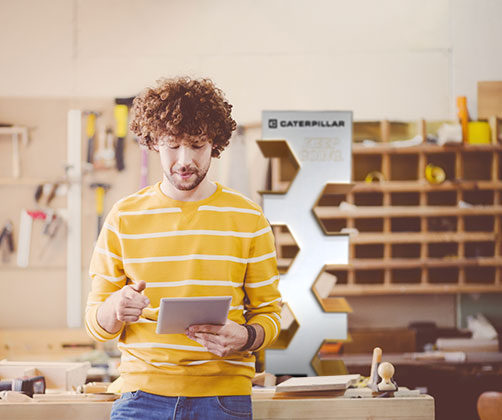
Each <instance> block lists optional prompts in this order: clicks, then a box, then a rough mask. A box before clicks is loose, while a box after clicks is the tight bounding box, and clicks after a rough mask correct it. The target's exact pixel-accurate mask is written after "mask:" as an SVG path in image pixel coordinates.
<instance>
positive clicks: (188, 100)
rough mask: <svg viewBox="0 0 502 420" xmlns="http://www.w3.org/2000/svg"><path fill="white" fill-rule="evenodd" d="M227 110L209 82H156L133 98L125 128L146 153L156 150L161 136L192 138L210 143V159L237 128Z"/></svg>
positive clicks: (165, 80)
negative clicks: (144, 147)
mask: <svg viewBox="0 0 502 420" xmlns="http://www.w3.org/2000/svg"><path fill="white" fill-rule="evenodd" d="M231 110H232V105H231V104H229V103H228V102H227V100H226V99H225V96H224V93H223V92H222V91H221V90H220V89H219V88H217V87H216V86H215V85H214V83H213V82H212V81H211V80H210V79H198V80H193V79H190V78H189V77H176V78H172V79H160V80H159V81H158V82H157V86H156V87H155V88H147V89H145V90H144V91H143V92H142V93H141V94H139V95H138V96H137V97H136V98H134V101H133V106H132V115H133V117H132V119H131V123H130V125H129V126H130V129H131V131H132V132H133V133H134V134H136V136H138V138H139V142H140V144H142V145H145V146H147V147H148V148H149V149H150V150H156V149H155V146H157V145H158V144H159V140H160V139H161V138H162V137H164V136H175V137H184V136H196V137H197V138H198V139H200V140H205V141H212V147H213V149H212V152H211V156H213V157H219V156H220V154H221V152H222V151H223V149H224V148H225V147H226V146H228V143H229V140H230V137H231V135H232V131H234V130H235V129H236V126H237V124H236V123H235V121H234V120H233V119H232V116H231V115H230V113H231Z"/></svg>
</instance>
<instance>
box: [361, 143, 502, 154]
mask: <svg viewBox="0 0 502 420" xmlns="http://www.w3.org/2000/svg"><path fill="white" fill-rule="evenodd" d="M496 150H498V151H500V150H502V145H500V144H496V145H495V144H469V145H467V146H464V145H462V144H458V145H456V144H455V145H447V146H437V145H429V144H421V145H419V146H409V147H395V146H392V143H379V144H376V145H374V146H370V147H368V146H362V145H360V144H353V145H352V154H354V155H372V154H418V153H421V152H424V153H451V152H456V151H473V152H476V151H486V152H491V151H496Z"/></svg>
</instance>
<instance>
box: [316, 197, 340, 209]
mask: <svg viewBox="0 0 502 420" xmlns="http://www.w3.org/2000/svg"><path fill="white" fill-rule="evenodd" d="M342 201H347V194H322V195H321V197H320V198H319V201H318V202H317V204H316V206H336V207H338V206H339V205H340V203H341V202H342Z"/></svg>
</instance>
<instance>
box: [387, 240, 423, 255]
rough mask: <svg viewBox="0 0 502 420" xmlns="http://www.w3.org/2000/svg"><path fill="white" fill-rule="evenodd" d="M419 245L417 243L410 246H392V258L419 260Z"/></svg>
mask: <svg viewBox="0 0 502 420" xmlns="http://www.w3.org/2000/svg"><path fill="white" fill-rule="evenodd" d="M420 249H421V245H420V244H419V243H411V244H403V243H401V244H392V246H391V255H392V258H415V259H420Z"/></svg>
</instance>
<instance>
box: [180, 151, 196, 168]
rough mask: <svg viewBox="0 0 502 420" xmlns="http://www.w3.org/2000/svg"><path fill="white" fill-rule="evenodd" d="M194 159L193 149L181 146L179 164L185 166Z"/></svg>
mask: <svg viewBox="0 0 502 420" xmlns="http://www.w3.org/2000/svg"><path fill="white" fill-rule="evenodd" d="M192 161H193V151H192V148H191V147H186V146H180V148H179V153H178V164H180V165H182V166H185V165H189V164H190V163H192Z"/></svg>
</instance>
